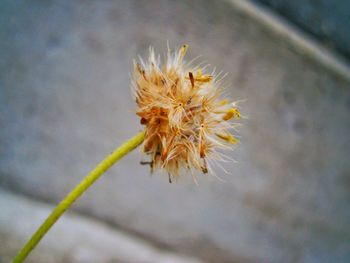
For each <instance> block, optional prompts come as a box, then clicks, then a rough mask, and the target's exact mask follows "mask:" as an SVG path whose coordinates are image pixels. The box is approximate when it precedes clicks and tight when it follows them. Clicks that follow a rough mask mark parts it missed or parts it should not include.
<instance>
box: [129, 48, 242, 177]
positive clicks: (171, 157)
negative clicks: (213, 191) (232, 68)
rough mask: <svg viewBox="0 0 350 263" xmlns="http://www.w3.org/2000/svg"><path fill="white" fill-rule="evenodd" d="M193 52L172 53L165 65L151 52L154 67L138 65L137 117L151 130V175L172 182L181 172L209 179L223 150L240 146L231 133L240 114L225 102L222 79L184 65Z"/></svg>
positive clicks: (135, 80) (148, 141)
mask: <svg viewBox="0 0 350 263" xmlns="http://www.w3.org/2000/svg"><path fill="white" fill-rule="evenodd" d="M187 48H188V46H187V45H184V46H182V47H181V48H180V49H179V50H178V51H177V52H175V53H172V52H171V51H170V50H169V49H168V54H167V57H166V61H165V63H164V64H163V65H161V63H160V57H159V56H158V57H157V58H156V56H155V54H154V51H153V49H152V48H150V52H149V58H148V61H146V62H144V61H143V60H142V59H140V63H136V62H135V63H134V74H133V87H134V89H135V97H136V103H137V105H138V110H137V113H136V114H137V115H138V116H139V117H140V118H141V120H140V121H141V124H143V125H145V126H146V136H145V141H144V145H143V150H144V152H145V153H147V154H149V155H150V157H151V161H150V162H149V164H150V166H151V171H153V170H155V169H158V168H162V169H165V170H166V171H167V172H168V174H169V181H170V182H171V178H173V177H174V178H176V177H178V176H179V172H180V170H181V169H188V170H190V171H192V170H193V168H194V169H196V170H199V171H201V172H202V173H208V171H210V169H211V167H210V162H211V161H212V160H222V159H223V157H224V155H223V154H222V153H221V152H220V149H229V148H232V146H233V145H235V144H236V143H237V142H238V140H237V139H236V138H235V137H234V136H233V135H232V133H231V132H232V130H234V128H235V126H236V124H234V123H232V120H234V119H239V118H240V112H239V110H238V109H237V107H236V105H235V103H230V102H229V101H228V100H227V99H220V97H221V95H222V92H223V89H222V88H220V87H219V86H218V85H219V81H218V80H217V77H218V76H213V74H211V75H209V74H204V73H203V69H202V68H201V67H199V66H197V67H191V65H190V64H186V63H184V61H183V58H184V56H185V54H186V50H187Z"/></svg>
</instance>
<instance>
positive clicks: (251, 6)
mask: <svg viewBox="0 0 350 263" xmlns="http://www.w3.org/2000/svg"><path fill="white" fill-rule="evenodd" d="M225 1H226V2H228V3H230V4H232V5H233V7H234V8H235V9H236V10H237V11H239V12H241V13H243V14H246V15H247V16H249V17H250V18H252V19H254V20H255V21H257V22H259V23H260V24H262V25H263V26H265V27H266V28H268V29H269V30H271V32H273V33H274V34H275V35H278V36H279V37H282V38H284V40H285V41H286V42H287V43H288V44H289V45H290V46H291V47H293V48H294V49H295V50H296V51H297V52H300V53H302V54H303V55H305V56H307V57H308V58H310V59H312V60H314V61H315V62H316V63H319V64H321V65H322V66H324V67H325V68H327V69H328V70H330V71H332V72H334V73H335V74H337V75H339V76H341V77H343V78H345V79H346V80H348V81H350V65H349V62H348V61H347V60H346V59H345V58H343V57H342V56H340V55H338V54H336V53H335V52H332V51H331V50H329V49H327V48H326V47H324V46H323V45H321V44H319V42H318V41H317V40H315V39H313V37H311V36H310V35H308V34H307V33H305V32H303V31H301V30H300V29H298V28H297V27H296V26H293V25H291V24H290V23H289V22H288V21H287V20H286V19H284V18H282V17H281V16H280V15H278V14H276V13H274V12H273V11H270V10H268V9H267V8H264V7H262V6H259V5H258V4H256V3H252V2H250V1H249V0H225Z"/></svg>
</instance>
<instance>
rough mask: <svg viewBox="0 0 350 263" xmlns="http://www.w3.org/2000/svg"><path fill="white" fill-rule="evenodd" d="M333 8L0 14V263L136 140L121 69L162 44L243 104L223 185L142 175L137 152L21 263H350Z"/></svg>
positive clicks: (74, 7) (349, 89)
mask: <svg viewBox="0 0 350 263" xmlns="http://www.w3.org/2000/svg"><path fill="white" fill-rule="evenodd" d="M349 17H350V5H349V2H348V1H345V0H344V1H342V0H336V1H311V0H310V1H287V0H280V1H264V0H261V1H258V0H256V1H254V2H249V1H243V0H237V1H234V0H231V1H224V0H219V1H209V0H203V1H200V0H192V1H160V0H148V1H136V0H125V1H107V0H102V1H92V0H91V1H81V0H76V1H69V0H61V1H41V0H35V1H20V0H2V1H1V2H0V262H1V263H2V262H9V261H10V259H11V258H12V257H13V256H14V255H15V254H16V252H17V251H18V250H19V249H20V248H21V247H22V246H23V245H24V243H25V242H26V241H27V240H28V238H29V237H30V235H31V234H32V233H33V231H34V230H35V229H36V228H37V227H38V226H39V225H40V224H41V223H42V220H43V219H44V218H45V217H46V216H47V215H48V213H49V212H50V211H51V210H52V208H53V206H54V205H55V204H57V202H59V200H61V198H63V197H64V196H65V195H66V194H67V193H68V192H69V191H70V190H71V189H72V188H73V187H74V186H75V185H76V184H77V183H78V182H79V181H80V180H81V179H82V178H83V177H84V175H85V174H86V173H87V172H88V171H89V170H90V169H92V168H93V167H94V166H95V165H96V164H97V163H98V162H99V161H100V160H102V159H103V158H104V157H105V155H106V154H108V153H109V152H111V151H112V150H113V149H114V148H115V147H116V146H118V145H119V144H120V143H122V142H123V141H124V140H126V139H127V138H129V137H130V136H132V135H133V134H135V133H137V132H138V131H139V130H141V129H142V127H141V125H139V119H138V117H137V116H136V115H135V114H134V110H135V108H136V105H135V102H134V101H133V98H132V96H131V92H130V72H131V69H132V60H133V59H134V58H136V57H137V56H138V55H141V56H146V55H147V50H148V47H149V46H150V45H151V46H154V47H155V49H156V51H158V52H159V53H161V54H164V53H165V52H166V43H167V41H169V43H170V45H171V46H172V47H179V46H180V45H182V44H184V43H187V44H189V46H190V49H189V52H188V54H187V59H188V60H191V59H193V58H195V57H197V56H199V55H200V56H201V58H200V59H199V61H204V62H206V63H209V64H210V65H212V67H214V66H216V68H217V69H218V70H222V71H223V72H227V73H228V75H227V77H226V80H225V83H226V84H227V86H228V87H229V88H228V94H229V95H230V96H231V97H232V98H233V99H234V100H241V99H244V100H245V102H244V103H242V104H241V107H242V112H243V114H244V115H246V116H248V117H249V118H248V119H245V120H243V121H242V123H243V126H242V128H241V130H240V139H241V144H240V145H239V147H238V148H237V150H236V151H234V152H232V153H230V156H231V157H232V158H234V159H235V160H237V163H228V164H226V165H225V167H226V169H227V170H228V171H229V172H230V173H231V174H229V175H226V174H224V173H222V172H221V171H220V170H217V173H218V175H219V176H220V177H221V178H223V180H224V182H222V181H219V180H218V179H216V178H215V177H210V176H200V177H199V178H198V179H199V185H198V186H197V185H195V184H194V183H193V182H192V181H191V178H187V177H183V178H182V179H181V180H180V181H179V182H178V183H173V184H169V183H168V178H167V177H162V176H159V175H153V176H150V174H149V168H148V167H147V166H142V165H140V164H139V163H140V161H141V160H144V159H145V157H144V156H142V154H141V153H140V151H138V150H136V151H134V152H133V153H131V154H130V155H128V156H127V157H126V158H124V159H123V160H122V161H121V162H120V163H118V165H116V166H114V167H112V169H110V170H109V171H108V172H107V174H106V175H105V176H104V177H102V178H101V179H100V180H99V181H98V182H97V183H96V184H95V185H94V186H93V187H92V188H91V189H90V190H89V191H88V192H87V193H86V194H85V195H84V196H83V197H82V198H81V199H79V200H78V201H77V203H76V204H75V205H74V207H73V209H72V210H71V212H69V213H68V214H67V215H65V216H64V217H63V218H62V220H60V221H59V223H58V224H57V225H55V226H54V228H53V229H52V231H51V232H49V234H48V235H47V236H46V237H45V238H44V239H43V240H42V242H41V243H40V245H39V246H38V248H37V249H36V250H35V251H34V253H33V254H32V255H31V256H30V258H29V259H28V262H35V263H41V262H43V263H44V262H45V263H50V262H52V263H55V262H67V263H69V262H72V263H75V262H84V263H85V262H102V263H105V262H106V263H107V262H108V263H112V262H243V263H244V262H272V263H273V262H286V263H288V262H308V263H312V262H317V263H322V262H350V228H349V225H350V205H349V203H350V162H349V161H350V159H349V157H350V117H349V113H350V86H349V84H350V73H349V72H350V71H349V64H348V62H347V59H349V44H350V43H349V38H350V31H349V30H348V29H349V26H350V22H349Z"/></svg>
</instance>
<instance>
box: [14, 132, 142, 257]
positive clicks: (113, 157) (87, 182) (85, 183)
mask: <svg viewBox="0 0 350 263" xmlns="http://www.w3.org/2000/svg"><path fill="white" fill-rule="evenodd" d="M144 137H145V132H144V131H143V132H140V133H138V134H137V135H136V136H134V137H133V138H131V139H129V140H128V141H127V142H125V143H124V144H123V145H122V146H120V147H119V148H118V149H116V150H115V151H114V152H113V153H111V154H110V155H108V156H107V157H106V158H105V159H104V160H103V161H102V162H100V163H99V164H98V165H97V166H96V167H95V168H94V169H93V170H92V171H91V172H90V173H89V174H88V175H87V176H86V177H85V178H84V179H83V180H82V181H81V182H80V183H79V184H78V185H77V186H76V187H75V188H74V189H73V190H72V191H71V192H70V193H69V194H68V195H67V196H66V197H65V198H64V199H63V200H62V201H61V202H60V203H59V204H58V205H57V206H56V208H55V209H54V210H53V211H52V213H51V214H50V215H49V217H48V218H47V219H46V220H45V222H44V223H43V224H42V225H41V226H40V227H39V228H38V230H37V231H36V232H35V233H34V235H33V236H32V237H31V239H30V240H29V241H28V242H27V243H26V245H25V246H24V247H23V248H22V250H21V251H20V252H19V253H18V255H17V256H16V257H15V258H14V260H13V263H20V262H23V261H24V260H25V259H26V258H27V256H28V255H29V253H30V252H31V251H32V250H33V249H34V248H35V246H36V245H37V244H38V243H39V241H40V240H41V239H42V238H43V237H44V235H45V234H46V233H47V232H48V231H49V229H50V228H51V227H52V226H53V224H55V222H56V221H57V220H58V219H59V218H60V217H61V216H62V214H63V213H64V212H65V211H66V210H67V209H68V208H70V207H71V205H72V204H73V203H74V201H75V200H76V199H77V198H78V197H80V196H81V195H82V194H83V193H84V192H85V191H86V190H87V189H88V188H89V187H90V186H91V185H92V184H93V183H94V182H95V181H96V180H97V179H98V178H100V177H101V175H103V173H104V172H105V171H107V170H108V169H109V168H110V167H111V166H112V165H113V164H115V163H116V162H117V161H118V160H119V159H121V158H122V157H124V156H125V155H126V154H127V153H129V152H131V151H132V150H133V149H135V148H136V147H137V146H139V145H140V144H141V143H142V142H143V140H144Z"/></svg>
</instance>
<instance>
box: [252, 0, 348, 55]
mask: <svg viewBox="0 0 350 263" xmlns="http://www.w3.org/2000/svg"><path fill="white" fill-rule="evenodd" d="M253 1H255V2H261V3H262V4H264V5H267V6H268V7H270V8H272V9H274V10H275V11H277V12H279V13H280V14H281V15H283V16H285V17H286V18H287V19H289V20H290V21H292V22H293V23H295V24H297V25H298V26H300V27H302V28H303V30H306V31H307V32H309V33H311V34H313V35H314V36H316V37H317V38H318V39H319V40H320V41H322V42H323V43H324V44H326V45H328V46H329V47H332V48H336V49H338V51H340V52H342V53H343V54H344V55H345V56H347V58H348V59H349V58H350V47H349V43H350V32H349V30H348V29H349V27H350V16H349V14H350V3H349V1H347V0H336V1H328V0H317V1H315V0H294V1H288V0H253Z"/></svg>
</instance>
